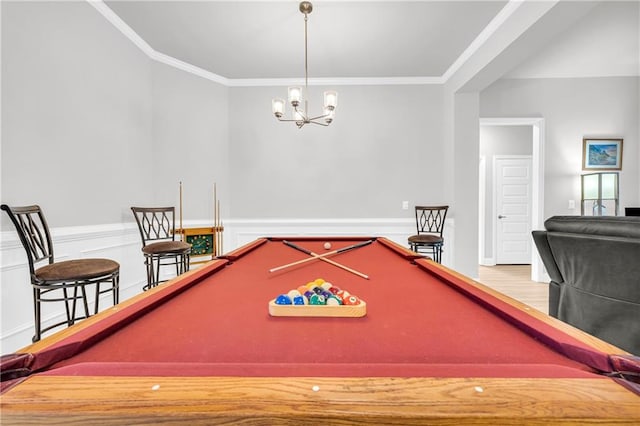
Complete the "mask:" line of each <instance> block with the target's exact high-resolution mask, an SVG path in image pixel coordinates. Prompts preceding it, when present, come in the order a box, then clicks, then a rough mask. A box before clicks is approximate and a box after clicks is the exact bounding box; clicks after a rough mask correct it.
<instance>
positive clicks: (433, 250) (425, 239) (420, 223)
mask: <svg viewBox="0 0 640 426" xmlns="http://www.w3.org/2000/svg"><path fill="white" fill-rule="evenodd" d="M415 210H416V229H417V234H416V235H412V236H410V237H409V247H410V248H411V250H413V251H415V252H416V253H427V254H430V255H431V257H432V259H433V260H434V261H436V262H438V263H440V262H441V260H442V246H443V245H444V238H443V237H442V232H443V231H444V221H445V219H446V217H447V211H448V210H449V206H435V207H428V206H416V208H415Z"/></svg>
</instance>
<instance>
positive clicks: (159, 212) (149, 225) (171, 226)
mask: <svg viewBox="0 0 640 426" xmlns="http://www.w3.org/2000/svg"><path fill="white" fill-rule="evenodd" d="M131 211H133V215H134V216H135V218H136V222H137V223H138V229H139V230H140V237H142V245H143V246H146V245H147V244H148V242H149V241H158V240H171V241H175V232H174V230H175V227H176V219H175V211H176V209H175V207H131Z"/></svg>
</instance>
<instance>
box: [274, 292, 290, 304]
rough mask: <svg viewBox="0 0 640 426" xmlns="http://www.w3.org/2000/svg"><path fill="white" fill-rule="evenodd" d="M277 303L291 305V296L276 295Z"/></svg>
mask: <svg viewBox="0 0 640 426" xmlns="http://www.w3.org/2000/svg"><path fill="white" fill-rule="evenodd" d="M276 305H291V298H290V297H289V296H287V295H286V294H281V295H279V296H278V297H276Z"/></svg>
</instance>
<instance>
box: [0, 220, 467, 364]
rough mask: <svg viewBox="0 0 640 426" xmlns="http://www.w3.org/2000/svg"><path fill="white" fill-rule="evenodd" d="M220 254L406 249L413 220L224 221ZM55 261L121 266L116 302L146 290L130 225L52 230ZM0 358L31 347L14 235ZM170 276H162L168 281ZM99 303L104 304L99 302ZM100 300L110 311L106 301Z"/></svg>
mask: <svg viewBox="0 0 640 426" xmlns="http://www.w3.org/2000/svg"><path fill="white" fill-rule="evenodd" d="M210 225H211V224H210V222H207V221H185V222H184V223H183V226H184V227H199V226H210ZM224 227H225V231H224V237H223V250H224V251H225V252H229V251H231V250H234V249H235V248H238V247H240V246H242V245H244V244H246V243H249V242H251V241H253V240H255V239H256V238H260V237H270V236H332V235H333V236H350V235H352V236H374V237H378V236H381V237H386V238H388V239H390V240H392V241H395V242H396V243H398V244H401V245H403V246H405V247H406V246H407V237H408V236H409V235H411V234H413V233H414V232H415V221H414V219H406V218H399V219H265V220H256V219H234V220H226V221H224ZM51 233H52V237H53V240H54V252H55V254H56V260H68V259H82V258H89V257H104V258H109V259H113V260H115V261H116V262H118V263H120V301H124V300H126V299H128V298H130V297H132V296H134V295H137V294H139V293H141V292H142V287H143V286H144V285H145V284H146V275H145V268H144V259H143V256H142V253H141V251H140V247H141V241H140V234H139V232H138V228H137V226H136V225H135V223H126V224H113V225H96V226H83V227H69V228H55V229H52V230H51ZM444 237H445V241H446V243H445V250H444V252H443V254H442V263H443V264H444V265H447V266H450V265H451V264H452V260H453V251H454V247H453V244H452V242H453V241H454V222H453V219H447V222H446V224H445V231H444ZM0 238H1V240H0V308H1V315H2V317H1V318H2V321H1V323H0V352H1V353H2V354H7V353H10V352H14V351H16V350H18V349H20V348H23V347H25V346H27V345H29V344H30V343H31V337H32V336H33V330H34V328H33V295H32V292H31V285H30V281H29V270H28V266H27V259H26V254H25V252H24V248H23V247H22V244H21V243H20V240H19V239H18V236H17V234H16V233H15V231H5V232H2V233H0ZM170 272H171V271H168V272H167V271H165V273H163V275H164V276H165V278H166V277H168V276H169V275H170ZM103 299H104V300H103ZM103 299H101V300H100V306H101V307H102V308H103V309H104V308H107V307H109V306H111V299H110V296H109V295H105V296H104V297H103ZM64 315H65V314H64V307H63V306H62V305H61V304H60V305H58V304H55V303H48V304H45V306H43V311H42V318H43V326H46V325H48V324H53V323H55V322H58V321H62V320H63V318H64Z"/></svg>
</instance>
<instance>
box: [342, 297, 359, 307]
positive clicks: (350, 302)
mask: <svg viewBox="0 0 640 426" xmlns="http://www.w3.org/2000/svg"><path fill="white" fill-rule="evenodd" d="M342 303H344V304H345V305H357V304H359V303H360V299H358V298H357V297H356V296H354V295H351V296H349V297H346V298H344V299H342Z"/></svg>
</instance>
